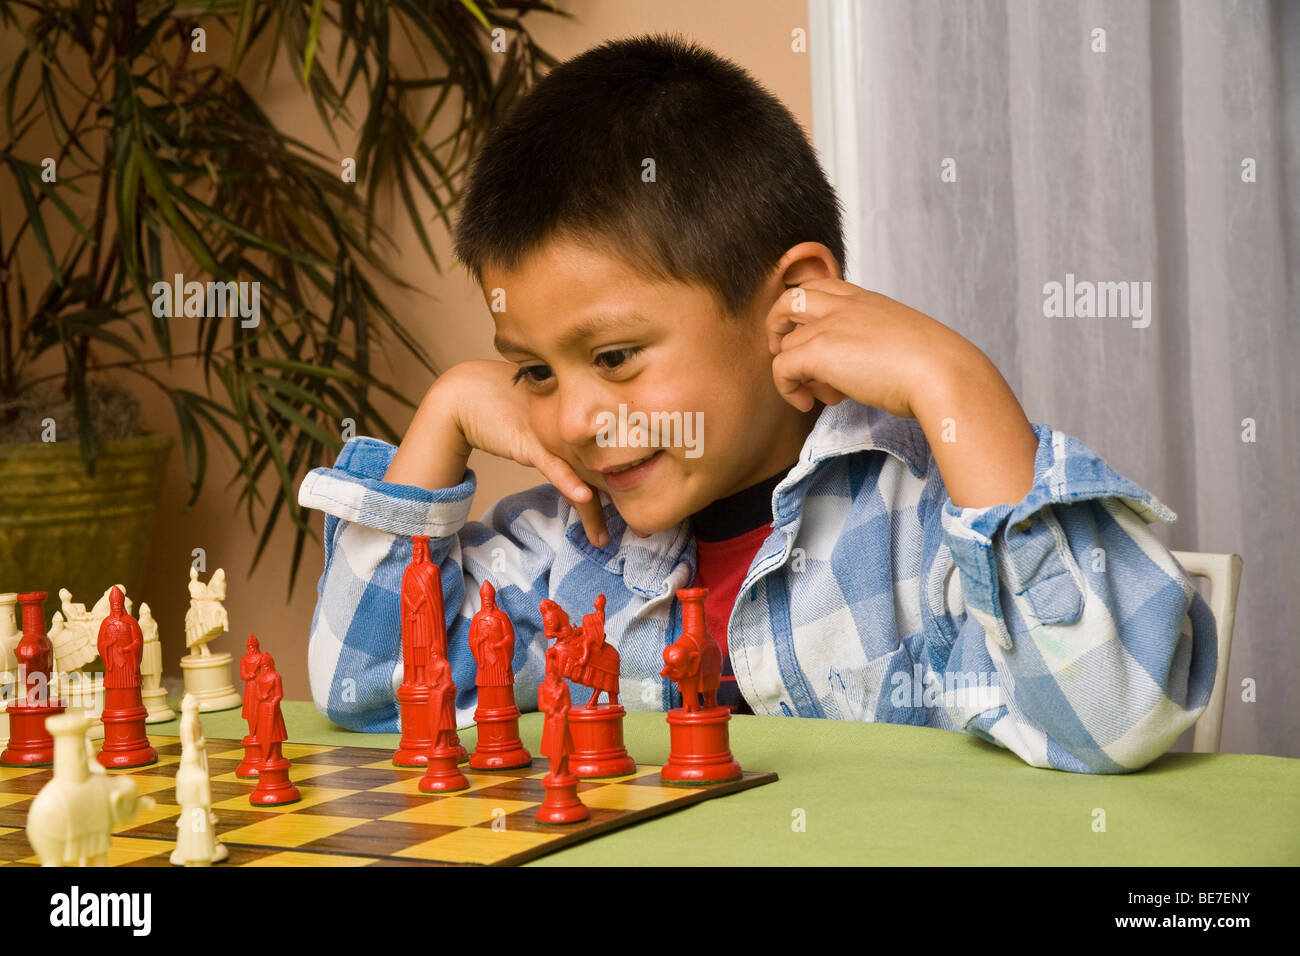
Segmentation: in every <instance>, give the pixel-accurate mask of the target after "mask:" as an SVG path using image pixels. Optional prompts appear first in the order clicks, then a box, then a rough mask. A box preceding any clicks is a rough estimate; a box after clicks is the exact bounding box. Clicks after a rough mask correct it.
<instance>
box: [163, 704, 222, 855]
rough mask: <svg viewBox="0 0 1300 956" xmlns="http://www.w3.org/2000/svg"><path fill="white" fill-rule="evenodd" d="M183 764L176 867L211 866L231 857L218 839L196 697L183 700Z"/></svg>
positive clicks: (178, 776)
mask: <svg viewBox="0 0 1300 956" xmlns="http://www.w3.org/2000/svg"><path fill="white" fill-rule="evenodd" d="M180 737H181V764H180V767H179V768H178V769H177V771H176V804H177V806H179V807H180V808H181V812H180V816H178V817H177V818H176V849H175V850H173V851H172V855H171V862H172V863H173V864H174V865H175V866H209V865H211V864H213V863H219V862H220V861H222V860H224V859H226V858H227V857H229V856H230V850H229V849H228V848H227V847H226V846H225V844H223V843H222V842H221V841H220V840H219V839H217V815H216V814H215V813H213V812H212V784H211V779H210V777H209V774H208V754H207V739H206V738H205V737H204V736H203V724H202V723H201V722H200V720H199V701H198V698H196V697H195V696H194V695H193V694H186V695H185V696H184V697H183V698H182V699H181V728H180Z"/></svg>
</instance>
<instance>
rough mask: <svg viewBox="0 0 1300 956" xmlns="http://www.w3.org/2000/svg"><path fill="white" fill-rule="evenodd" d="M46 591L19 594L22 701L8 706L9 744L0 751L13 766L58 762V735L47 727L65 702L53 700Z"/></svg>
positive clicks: (0, 756) (4, 761)
mask: <svg viewBox="0 0 1300 956" xmlns="http://www.w3.org/2000/svg"><path fill="white" fill-rule="evenodd" d="M46 594H47V592H45V591H29V592H27V593H26V594H20V595H18V603H19V604H21V605H22V609H23V610H22V617H23V637H22V641H21V642H20V643H19V644H18V646H17V647H16V648H15V649H14V656H15V657H16V658H17V659H18V681H19V685H18V686H19V693H21V695H22V696H21V698H20V700H21V703H18V702H15V703H13V704H10V705H9V707H8V714H9V746H8V747H6V748H5V750H4V752H3V753H0V764H4V765H6V766H10V767H40V766H44V765H45V764H51V763H54V738H53V737H52V736H51V735H50V732H49V731H48V730H46V729H45V718H47V717H53V716H54V715H55V714H61V713H63V702H62V701H59V700H51V699H50V668H51V666H52V665H53V656H54V646H53V645H52V644H51V643H50V639H49V637H48V635H46V633H45V596H46Z"/></svg>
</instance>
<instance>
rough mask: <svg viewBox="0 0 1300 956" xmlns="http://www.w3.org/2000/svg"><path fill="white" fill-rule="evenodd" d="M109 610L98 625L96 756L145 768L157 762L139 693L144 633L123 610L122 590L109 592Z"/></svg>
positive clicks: (109, 762)
mask: <svg viewBox="0 0 1300 956" xmlns="http://www.w3.org/2000/svg"><path fill="white" fill-rule="evenodd" d="M108 603H109V608H110V610H109V612H108V617H106V618H104V623H102V624H101V625H100V626H99V641H98V647H99V656H100V657H101V658H102V659H103V661H104V713H103V716H102V717H101V718H100V719H101V720H103V722H104V746H103V747H102V748H101V749H100V751H99V754H98V755H97V757H96V759H98V760H99V762H100V764H102V765H103V766H105V767H109V768H113V769H119V770H120V769H122V768H124V767H145V766H148V765H149V764H152V763H157V762H158V751H156V750H154V749H153V747H151V746H149V738H148V736H146V735H145V730H144V722H145V718H146V717H148V716H149V712H148V711H147V710H146V709H145V706H144V699H143V698H142V697H141V695H140V655H141V653H143V649H144V634H143V633H142V632H141V631H140V625H139V624H137V623H136V620H135V618H133V617H132V616H131V615H130V614H127V613H126V598H125V596H124V595H123V594H122V589H121V588H119V587H117V586H116V585H114V586H113V589H112V590H111V591H110V592H109V594H108Z"/></svg>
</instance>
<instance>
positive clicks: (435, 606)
mask: <svg viewBox="0 0 1300 956" xmlns="http://www.w3.org/2000/svg"><path fill="white" fill-rule="evenodd" d="M411 540H412V545H411V560H410V563H408V564H407V566H406V570H405V571H404V572H403V573H402V594H401V602H402V683H401V684H400V685H399V686H398V688H397V704H398V708H399V711H400V719H401V727H402V737H401V740H400V741H399V742H398V745H397V751H396V752H395V753H394V754H393V764H394V765H395V766H398V767H423V766H425V764H426V763H427V762H428V759H429V750H430V748H432V747H433V744H434V735H433V727H432V725H431V724H430V723H429V715H430V711H429V692H430V691H429V687H430V685H429V681H430V668H431V666H432V664H433V661H434V660H435V659H437V658H443V659H445V658H446V657H447V619H446V616H445V614H444V610H443V603H442V575H441V574H440V573H439V572H438V566H437V565H436V564H434V563H433V561H432V560H431V559H430V557H429V537H428V535H415V536H414V537H413V538H412V539H411ZM450 739H451V742H452V745H453V746H455V748H456V755H457V759H458V761H464V760H466V759H468V754H466V753H465V748H464V747H462V746H461V745H460V738H459V737H458V736H457V735H456V730H455V728H454V727H453V728H452V731H451V737H450Z"/></svg>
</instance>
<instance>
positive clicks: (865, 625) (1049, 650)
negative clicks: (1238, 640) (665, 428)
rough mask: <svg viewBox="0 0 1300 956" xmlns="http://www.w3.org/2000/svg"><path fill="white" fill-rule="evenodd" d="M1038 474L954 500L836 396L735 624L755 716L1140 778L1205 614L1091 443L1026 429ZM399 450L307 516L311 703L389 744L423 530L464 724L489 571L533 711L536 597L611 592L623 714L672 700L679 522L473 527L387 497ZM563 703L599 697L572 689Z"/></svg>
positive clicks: (877, 417) (437, 504) (309, 498)
mask: <svg viewBox="0 0 1300 956" xmlns="http://www.w3.org/2000/svg"><path fill="white" fill-rule="evenodd" d="M1035 432H1036V433H1037V435H1038V450H1037V455H1036V458H1035V462H1034V484H1033V487H1032V489H1031V490H1030V492H1029V494H1028V495H1027V496H1026V497H1025V499H1024V500H1023V501H1021V502H1020V503H1018V504H1016V505H997V506H994V507H989V508H959V507H957V506H955V505H954V504H953V503H952V501H951V500H950V499H949V497H948V493H947V491H946V490H945V488H944V485H943V481H942V479H941V477H940V475H939V469H938V467H937V465H936V464H935V461H934V459H933V457H931V455H930V451H929V445H928V444H927V442H926V438H925V435H924V433H923V432H922V430H921V427H920V425H919V424H918V423H917V422H915V421H912V420H909V419H900V418H895V417H893V416H891V415H888V414H886V413H884V412H882V411H880V410H878V409H874V408H869V407H867V406H864V405H860V404H858V403H856V402H853V401H851V400H848V399H845V400H844V401H842V402H840V403H839V404H838V405H834V406H828V407H826V408H825V409H824V410H823V411H822V413H821V415H820V417H819V418H818V420H817V422H816V425H815V427H814V428H813V430H812V432H811V433H810V434H809V436H808V438H807V439H806V441H805V442H804V446H803V449H802V451H801V453H800V456H799V461H798V463H797V464H795V466H794V467H793V468H792V469H791V470H790V473H789V474H788V475H787V476H786V478H785V479H784V480H783V481H782V482H781V483H780V484H779V485H778V486H777V488H776V490H775V492H774V493H773V495H772V514H773V516H774V520H773V522H772V530H771V533H770V534H769V535H768V537H767V540H766V541H765V542H764V543H763V545H762V546H761V547H760V548H759V550H758V553H757V555H756V556H755V557H754V561H753V564H752V565H751V566H750V568H749V571H748V573H747V574H746V576H745V579H744V582H743V584H742V585H741V589H740V593H739V595H738V596H737V599H736V604H735V607H734V609H733V610H732V612H731V620H730V624H729V626H728V630H727V640H728V646H729V648H730V652H731V658H732V666H733V669H734V671H735V674H736V680H737V684H738V686H739V688H740V691H741V693H742V694H743V695H744V697H745V699H746V701H748V702H749V704H750V706H752V707H753V709H754V712H755V713H756V714H770V715H786V716H799V717H826V718H832V719H836V720H860V721H884V722H888V723H898V724H912V725H916V726H924V727H937V728H942V729H945V730H951V731H965V732H966V733H970V734H974V735H976V736H978V737H981V738H983V739H984V740H987V741H991V742H992V743H994V744H997V745H999V746H1002V747H1006V748H1008V749H1010V750H1011V751H1013V752H1014V753H1016V754H1017V755H1019V756H1020V757H1021V758H1022V759H1023V760H1025V761H1026V762H1027V763H1029V764H1031V765H1032V766H1035V767H1051V768H1056V769H1059V770H1070V771H1078V772H1085V773H1123V772H1126V771H1132V770H1137V769H1139V768H1141V767H1143V766H1145V765H1146V764H1147V763H1149V762H1150V761H1152V760H1153V759H1155V758H1156V757H1157V756H1159V755H1160V754H1161V753H1163V752H1164V751H1165V750H1166V749H1168V747H1169V746H1170V745H1171V744H1172V743H1173V742H1174V740H1175V739H1176V738H1177V737H1178V735H1179V734H1180V733H1181V732H1182V731H1183V730H1185V729H1186V728H1188V727H1189V726H1191V725H1192V723H1194V722H1195V720H1196V719H1197V717H1199V716H1200V714H1201V713H1202V711H1204V709H1205V707H1206V704H1207V702H1208V701H1209V698H1210V690H1211V687H1212V685H1213V682H1214V675H1215V661H1216V653H1217V652H1216V645H1215V627H1214V619H1213V617H1212V615H1211V614H1210V611H1209V609H1208V607H1207V606H1206V604H1205V602H1204V601H1203V600H1202V599H1201V597H1200V596H1199V594H1198V593H1197V592H1196V591H1195V589H1194V588H1193V587H1192V585H1191V583H1190V582H1189V580H1188V578H1187V576H1186V575H1185V574H1184V572H1183V570H1182V569H1181V568H1180V567H1179V565H1178V564H1177V562H1176V561H1175V560H1174V559H1173V557H1172V556H1171V555H1170V554H1169V552H1168V551H1167V550H1166V549H1165V548H1164V547H1163V546H1162V545H1161V544H1160V543H1159V542H1158V541H1157V540H1156V538H1155V537H1154V536H1153V535H1152V533H1151V531H1150V529H1149V527H1148V524H1149V523H1150V522H1151V521H1153V520H1155V519H1157V518H1159V519H1161V520H1164V521H1172V520H1174V515H1173V513H1172V512H1171V511H1170V510H1169V509H1168V508H1166V507H1165V506H1164V505H1163V504H1161V503H1160V502H1159V501H1157V500H1156V499H1155V498H1154V497H1153V496H1152V495H1151V494H1150V493H1148V492H1147V491H1145V490H1143V489H1142V488H1140V487H1138V486H1137V485H1135V484H1133V483H1132V482H1131V481H1129V480H1127V479H1126V478H1123V477H1122V476H1120V475H1119V474H1117V473H1116V472H1115V471H1113V470H1112V469H1111V468H1110V467H1109V466H1108V465H1107V464H1106V463H1105V462H1104V461H1102V460H1101V459H1100V458H1099V457H1098V456H1097V455H1095V454H1094V453H1093V452H1091V451H1090V450H1089V449H1088V448H1086V447H1084V446H1083V445H1082V444H1081V443H1079V442H1078V441H1076V440H1075V439H1073V438H1070V437H1068V436H1066V435H1064V434H1062V433H1060V432H1057V431H1054V430H1052V429H1051V428H1049V427H1047V426H1042V425H1040V426H1036V427H1035ZM394 451H395V448H394V446H392V445H390V444H388V443H386V442H382V441H378V440H376V439H373V438H354V439H352V440H351V441H349V442H348V443H347V444H346V445H345V446H344V448H343V450H342V452H341V453H340V454H339V458H338V461H337V462H336V463H335V465H334V467H332V468H317V469H315V470H313V471H312V472H311V473H310V474H308V475H307V477H306V478H305V479H304V481H303V483H302V486H301V488H300V490H299V495H298V500H299V502H300V503H301V504H302V505H304V506H306V507H309V508H316V509H319V510H321V511H323V512H324V513H325V526H324V545H325V568H324V571H323V573H322V574H321V577H320V581H319V583H318V585H317V594H318V600H317V604H316V610H315V613H314V614H313V617H312V626H311V642H310V649H309V651H308V655H309V669H310V678H311V686H312V694H313V697H314V699H315V702H316V706H317V707H318V708H319V709H320V710H321V712H322V713H324V714H325V715H326V716H327V717H329V718H330V719H331V720H332V721H334V722H335V723H337V724H339V725H341V726H343V727H347V728H350V729H353V730H360V731H369V732H394V731H396V730H397V729H398V708H397V700H396V688H397V686H398V684H399V683H400V680H401V672H402V667H401V637H400V634H401V623H400V609H399V605H400V600H399V598H400V589H401V579H402V573H403V571H404V570H405V567H406V565H407V562H408V561H409V560H410V558H411V550H412V542H411V536H412V535H429V536H430V538H431V541H430V551H431V554H432V558H433V561H434V562H435V563H437V564H438V566H439V568H440V570H441V573H442V590H443V598H444V604H445V609H446V614H447V640H448V657H449V659H450V661H451V664H452V674H453V677H454V679H455V681H456V686H457V687H458V688H459V691H458V693H457V699H456V704H457V720H458V722H459V724H460V725H461V726H468V725H469V724H470V723H471V722H472V719H473V712H474V707H475V703H476V691H475V687H474V671H475V665H474V659H473V657H472V655H471V654H470V652H469V646H468V640H467V639H468V634H469V623H470V618H471V617H472V616H473V614H474V613H475V612H476V611H477V610H478V602H479V596H478V589H479V585H480V583H481V582H482V581H483V580H484V579H485V578H490V579H491V580H492V582H493V584H494V585H495V587H496V591H497V604H498V606H500V607H501V608H503V609H504V610H505V611H506V612H507V613H508V614H509V615H510V617H511V620H512V621H513V622H514V626H515V636H516V642H515V656H514V669H515V673H516V686H515V691H516V698H517V700H518V703H519V706H520V708H521V709H523V710H525V711H528V710H536V708H537V688H538V685H539V684H540V683H541V681H542V678H543V676H544V668H543V664H544V657H543V654H544V652H545V640H544V638H543V635H542V626H541V615H540V613H539V611H538V603H539V602H540V601H541V600H542V599H543V598H547V597H549V598H551V599H553V600H555V601H557V602H559V604H560V605H561V606H562V607H563V608H564V609H565V610H566V611H567V612H568V613H569V615H570V617H571V618H572V619H573V620H574V621H575V622H576V621H579V620H581V616H582V615H583V614H585V613H590V612H591V610H592V600H593V599H594V598H595V596H596V595H597V594H601V593H603V594H605V595H607V598H608V605H607V608H606V616H607V623H606V633H607V635H608V640H609V641H610V642H611V643H612V644H614V645H615V646H616V647H617V648H618V651H619V653H620V654H621V655H622V661H623V670H622V679H621V684H620V690H621V696H622V703H623V704H624V706H626V707H628V708H629V709H637V710H666V709H668V708H669V707H672V706H676V705H677V704H678V703H679V702H680V701H679V700H678V698H677V691H676V687H675V686H674V685H673V684H672V683H671V682H670V681H667V680H665V679H663V678H661V677H660V676H659V670H660V668H661V667H662V666H663V659H662V652H663V649H664V648H665V647H666V646H667V645H668V644H669V643H670V642H671V641H673V640H674V639H675V638H676V637H677V636H678V635H679V634H680V633H681V612H680V605H679V604H678V602H677V601H675V600H673V594H674V592H675V590H676V589H677V588H680V587H684V586H686V585H687V584H688V582H690V581H691V580H692V579H693V578H694V575H695V560H696V549H695V541H694V538H693V536H692V534H691V530H690V523H689V521H684V522H683V523H682V524H681V525H679V526H677V527H675V528H672V529H669V530H666V531H661V532H659V533H656V534H654V535H652V536H650V537H648V538H642V537H639V536H638V535H636V534H635V533H634V532H632V531H631V530H629V529H628V528H627V525H626V523H625V522H624V521H623V520H622V519H621V518H620V517H619V514H618V512H617V511H615V510H614V508H613V506H612V505H611V504H610V503H609V500H608V498H603V497H602V500H603V501H604V503H605V520H606V523H607V526H608V529H609V532H610V543H609V544H607V545H606V546H605V547H603V548H598V547H595V546H594V545H592V544H591V543H590V542H588V541H587V538H586V535H585V534H584V532H583V529H582V523H581V521H580V520H579V518H578V515H577V512H576V511H575V509H574V508H573V507H572V506H571V505H570V504H569V503H568V502H567V501H566V500H565V499H564V498H563V497H562V496H561V495H560V494H559V492H558V491H556V489H555V488H553V487H552V486H550V485H540V486H538V487H535V488H531V489H529V490H527V491H523V492H520V493H518V494H514V495H510V496H508V497H506V498H503V499H502V500H501V501H499V502H497V503H496V504H494V505H493V506H492V507H491V508H490V509H489V510H488V511H487V512H486V513H485V514H484V516H483V520H482V521H468V520H467V519H468V516H469V510H470V501H471V498H472V497H473V494H474V488H475V479H474V473H473V471H472V470H467V471H466V473H465V478H464V480H463V481H462V482H461V483H460V484H459V485H457V486H455V487H454V488H442V489H437V490H428V489H424V488H417V487H413V486H409V485H398V484H392V483H389V482H385V481H384V480H383V475H384V473H385V472H386V471H387V469H388V465H389V463H390V461H391V460H392V457H393V453H394ZM575 695H576V696H575V697H574V699H575V701H581V700H583V699H585V697H584V696H582V692H581V691H580V690H575Z"/></svg>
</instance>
